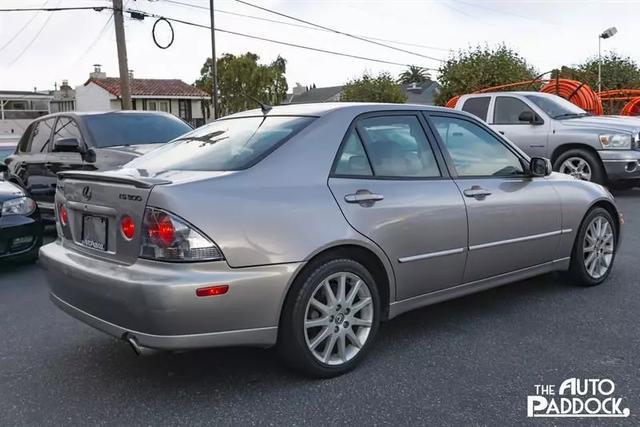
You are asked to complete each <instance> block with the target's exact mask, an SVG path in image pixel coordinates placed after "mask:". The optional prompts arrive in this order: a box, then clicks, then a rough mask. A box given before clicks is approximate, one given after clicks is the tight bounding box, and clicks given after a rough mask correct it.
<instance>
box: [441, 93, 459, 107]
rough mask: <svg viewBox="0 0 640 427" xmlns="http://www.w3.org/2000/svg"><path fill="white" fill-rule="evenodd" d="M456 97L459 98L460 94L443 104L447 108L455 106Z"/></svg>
mask: <svg viewBox="0 0 640 427" xmlns="http://www.w3.org/2000/svg"><path fill="white" fill-rule="evenodd" d="M458 99H460V95H456V96H454V97H453V98H451V99H450V100H448V101H447V103H446V104H445V105H444V106H445V107H447V108H456V104H457V103H458Z"/></svg>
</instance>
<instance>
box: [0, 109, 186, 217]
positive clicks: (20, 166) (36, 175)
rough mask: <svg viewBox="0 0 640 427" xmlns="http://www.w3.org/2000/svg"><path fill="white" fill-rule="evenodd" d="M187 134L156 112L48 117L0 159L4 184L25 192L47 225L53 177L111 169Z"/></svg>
mask: <svg viewBox="0 0 640 427" xmlns="http://www.w3.org/2000/svg"><path fill="white" fill-rule="evenodd" d="M191 130H192V129H191V127H190V126H189V125H188V124H186V123H185V122H183V121H182V120H180V119H178V118H177V117H175V116H173V115H171V114H168V113H161V112H149V111H144V112H143V111H112V112H106V113H78V112H65V113H55V114H49V115H46V116H43V117H40V118H38V119H37V120H34V121H33V123H31V124H30V125H29V127H27V130H26V131H25V133H24V134H23V135H22V138H21V139H20V142H19V143H18V146H17V148H16V150H15V153H14V154H12V155H10V156H8V157H7V158H6V159H5V160H4V162H5V163H6V164H7V166H8V167H9V171H8V177H7V180H8V181H10V182H13V183H15V184H17V185H19V186H20V187H22V188H23V189H25V190H26V192H27V194H28V195H29V196H30V197H31V198H33V199H34V200H35V201H36V203H37V204H38V207H39V208H40V210H41V211H42V216H43V218H44V219H47V220H52V219H53V198H54V195H55V191H56V174H57V173H58V172H61V171H69V170H85V171H100V170H108V169H114V168H117V167H119V166H121V165H123V164H125V163H127V162H129V161H130V160H132V159H133V158H135V157H138V156H140V155H142V154H144V153H147V152H149V151H151V150H153V149H154V148H157V147H158V146H159V145H160V144H162V143H165V142H167V141H170V140H172V139H174V138H176V137H178V136H180V135H182V134H184V133H187V132H189V131H191Z"/></svg>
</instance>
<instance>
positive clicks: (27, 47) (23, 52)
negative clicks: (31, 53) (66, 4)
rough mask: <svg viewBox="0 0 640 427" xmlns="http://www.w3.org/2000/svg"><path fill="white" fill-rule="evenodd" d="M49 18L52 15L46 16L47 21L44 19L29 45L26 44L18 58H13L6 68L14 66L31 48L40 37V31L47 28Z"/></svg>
mask: <svg viewBox="0 0 640 427" xmlns="http://www.w3.org/2000/svg"><path fill="white" fill-rule="evenodd" d="M51 18H53V14H51V15H49V16H47V19H45V21H44V22H43V23H42V26H41V27H40V29H39V30H38V31H37V32H36V34H35V36H33V38H32V39H31V41H30V42H29V43H27V45H26V46H25V47H24V49H22V51H21V52H20V53H19V54H18V56H16V57H15V58H13V60H12V61H11V62H10V63H9V65H7V66H8V67H11V66H13V64H15V63H16V62H17V61H18V60H19V59H20V58H21V57H22V55H24V54H25V52H26V51H27V50H29V48H30V47H31V45H32V44H33V43H34V42H35V41H36V40H37V39H38V37H39V36H40V34H42V31H44V29H45V27H46V26H47V24H48V23H49V21H51Z"/></svg>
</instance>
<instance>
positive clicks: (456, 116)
mask: <svg viewBox="0 0 640 427" xmlns="http://www.w3.org/2000/svg"><path fill="white" fill-rule="evenodd" d="M423 114H424V115H425V117H426V119H427V123H428V125H429V128H430V129H431V133H432V134H433V135H434V138H435V139H436V141H437V143H438V146H439V148H440V151H442V155H443V156H444V158H445V162H446V164H447V168H448V170H449V174H450V175H451V177H452V178H453V179H456V180H459V179H533V178H534V177H532V176H531V174H530V172H529V171H528V167H525V166H526V165H528V164H529V162H530V158H529V159H528V158H527V157H524V156H523V155H522V153H520V152H519V151H517V150H516V149H515V148H514V147H512V146H511V144H509V143H508V142H507V141H506V140H505V139H504V138H502V137H501V136H500V135H499V134H498V133H497V132H496V131H494V130H493V129H492V128H491V127H490V126H488V125H486V124H484V123H483V122H482V121H480V119H478V118H473V117H475V116H473V117H468V116H466V115H462V114H456V113H451V112H448V111H423ZM467 114H470V113H467ZM431 117H444V118H454V119H460V120H464V121H467V122H470V123H473V124H475V125H477V126H479V127H481V128H482V129H484V130H485V131H487V132H488V133H489V134H490V135H491V136H493V137H494V138H495V139H496V140H497V141H498V142H499V143H501V144H502V145H503V146H504V147H505V148H506V149H507V150H509V151H510V152H511V153H512V154H513V155H514V156H516V158H517V159H518V160H519V161H520V164H521V165H522V166H523V168H522V169H523V173H522V175H459V174H458V171H457V170H456V167H455V163H454V161H453V158H452V157H451V155H450V154H449V151H448V150H447V147H446V145H445V144H444V141H443V140H442V138H441V137H440V133H439V132H438V130H437V129H436V128H435V124H434V123H433V122H432V121H431Z"/></svg>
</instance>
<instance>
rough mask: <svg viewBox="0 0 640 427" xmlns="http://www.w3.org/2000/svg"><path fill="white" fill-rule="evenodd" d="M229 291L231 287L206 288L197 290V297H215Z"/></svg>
mask: <svg viewBox="0 0 640 427" xmlns="http://www.w3.org/2000/svg"><path fill="white" fill-rule="evenodd" d="M228 290H229V285H216V286H207V287H206V288H198V289H196V295H197V296H199V297H213V296H216V295H223V294H226V293H227V291H228Z"/></svg>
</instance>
